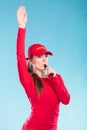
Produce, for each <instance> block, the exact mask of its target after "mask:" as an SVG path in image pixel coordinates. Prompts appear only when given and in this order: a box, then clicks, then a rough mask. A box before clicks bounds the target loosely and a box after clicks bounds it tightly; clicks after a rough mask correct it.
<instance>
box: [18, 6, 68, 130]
mask: <svg viewBox="0 0 87 130" xmlns="http://www.w3.org/2000/svg"><path fill="white" fill-rule="evenodd" d="M17 20H18V25H19V28H18V36H17V66H18V73H19V78H20V82H21V84H22V85H23V88H24V90H25V92H26V94H27V97H28V99H29V101H30V103H31V114H30V116H29V117H28V119H27V120H26V122H25V123H24V125H23V127H22V130H57V123H58V116H59V106H60V102H61V103H63V104H68V103H69V101H70V94H69V93H68V91H67V89H66V87H65V85H64V82H63V80H62V77H61V76H60V75H59V74H56V72H55V70H54V69H52V68H51V67H48V66H47V64H48V55H53V54H52V52H50V51H48V50H47V49H46V47H45V46H44V45H42V44H38V43H37V44H33V45H31V46H30V47H29V49H28V58H25V34H26V29H25V25H26V23H27V13H26V11H25V8H24V7H19V9H18V11H17Z"/></svg>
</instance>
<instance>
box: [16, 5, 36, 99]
mask: <svg viewBox="0 0 87 130" xmlns="http://www.w3.org/2000/svg"><path fill="white" fill-rule="evenodd" d="M17 20H18V25H19V28H18V35H17V46H16V49H17V67H18V74H19V79H20V82H21V84H22V85H23V87H24V89H25V91H26V94H27V96H28V97H29V98H30V99H31V100H33V99H34V97H35V95H36V91H35V87H34V83H33V78H32V76H31V74H30V73H29V72H28V70H27V65H26V58H25V35H26V29H25V25H26V22H27V14H26V12H25V8H24V7H19V9H18V11H17ZM35 98H36V97H35Z"/></svg>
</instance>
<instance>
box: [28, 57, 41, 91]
mask: <svg viewBox="0 0 87 130" xmlns="http://www.w3.org/2000/svg"><path fill="white" fill-rule="evenodd" d="M32 58H33V56H32V57H31V58H30V59H32ZM28 72H29V73H31V75H32V77H33V80H34V84H35V86H36V90H37V92H39V93H40V92H41V89H42V88H43V83H42V81H41V79H40V78H39V76H38V75H37V74H35V73H34V72H33V65H32V64H31V63H28Z"/></svg>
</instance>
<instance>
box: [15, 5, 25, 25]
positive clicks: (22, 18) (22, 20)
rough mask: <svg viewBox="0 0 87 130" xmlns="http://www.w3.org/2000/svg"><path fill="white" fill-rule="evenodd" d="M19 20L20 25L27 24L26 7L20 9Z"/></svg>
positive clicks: (18, 12)
mask: <svg viewBox="0 0 87 130" xmlns="http://www.w3.org/2000/svg"><path fill="white" fill-rule="evenodd" d="M17 20H18V23H19V25H25V24H26V22H27V13H26V12H25V8H24V7H19V9H18V11H17Z"/></svg>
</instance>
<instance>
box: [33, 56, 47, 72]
mask: <svg viewBox="0 0 87 130" xmlns="http://www.w3.org/2000/svg"><path fill="white" fill-rule="evenodd" d="M32 63H33V64H34V65H35V69H37V70H39V71H42V70H44V64H47V63H48V55H47V54H43V55H41V56H33V58H32Z"/></svg>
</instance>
